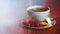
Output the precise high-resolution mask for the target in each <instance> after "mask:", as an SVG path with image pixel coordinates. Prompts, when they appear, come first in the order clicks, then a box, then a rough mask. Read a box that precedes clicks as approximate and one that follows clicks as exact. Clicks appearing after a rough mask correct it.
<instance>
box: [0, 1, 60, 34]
mask: <svg viewBox="0 0 60 34" xmlns="http://www.w3.org/2000/svg"><path fill="white" fill-rule="evenodd" d="M59 3H60V1H59V0H49V2H48V3H46V4H44V5H46V6H49V7H50V8H51V12H50V16H51V17H52V18H54V19H55V20H56V25H55V26H53V27H51V28H48V29H41V30H32V29H26V28H24V27H23V24H22V23H18V24H16V25H11V26H8V27H1V28H0V34H4V33H5V34H60V4H59ZM37 4H39V3H37ZM1 29H2V30H1Z"/></svg>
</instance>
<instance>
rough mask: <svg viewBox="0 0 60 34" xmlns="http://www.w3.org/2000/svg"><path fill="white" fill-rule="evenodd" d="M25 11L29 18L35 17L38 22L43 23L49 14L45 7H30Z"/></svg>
mask: <svg viewBox="0 0 60 34" xmlns="http://www.w3.org/2000/svg"><path fill="white" fill-rule="evenodd" d="M27 11H28V15H29V16H30V17H35V18H36V19H37V20H39V21H44V20H45V19H46V18H48V16H49V13H50V9H49V7H46V6H30V7H28V8H27Z"/></svg>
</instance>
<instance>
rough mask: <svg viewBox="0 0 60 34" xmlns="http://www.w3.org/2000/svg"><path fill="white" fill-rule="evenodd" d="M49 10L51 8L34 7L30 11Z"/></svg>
mask: <svg viewBox="0 0 60 34" xmlns="http://www.w3.org/2000/svg"><path fill="white" fill-rule="evenodd" d="M47 10H49V8H47V7H45V8H34V9H31V10H30V11H34V12H43V11H47Z"/></svg>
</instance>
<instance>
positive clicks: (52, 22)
mask: <svg viewBox="0 0 60 34" xmlns="http://www.w3.org/2000/svg"><path fill="white" fill-rule="evenodd" d="M49 19H50V20H51V24H48V25H47V26H42V27H30V26H26V25H24V24H23V26H24V27H26V28H29V29H45V28H50V27H52V26H54V25H55V24H56V21H55V20H54V19H53V18H49Z"/></svg>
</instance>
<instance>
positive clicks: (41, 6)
mask: <svg viewBox="0 0 60 34" xmlns="http://www.w3.org/2000/svg"><path fill="white" fill-rule="evenodd" d="M44 7H47V6H44V5H34V6H29V7H28V8H27V11H29V10H30V9H34V8H44ZM47 8H48V10H46V11H49V10H50V8H49V7H47ZM46 11H42V12H46Z"/></svg>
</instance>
